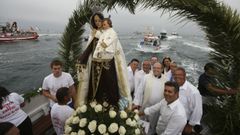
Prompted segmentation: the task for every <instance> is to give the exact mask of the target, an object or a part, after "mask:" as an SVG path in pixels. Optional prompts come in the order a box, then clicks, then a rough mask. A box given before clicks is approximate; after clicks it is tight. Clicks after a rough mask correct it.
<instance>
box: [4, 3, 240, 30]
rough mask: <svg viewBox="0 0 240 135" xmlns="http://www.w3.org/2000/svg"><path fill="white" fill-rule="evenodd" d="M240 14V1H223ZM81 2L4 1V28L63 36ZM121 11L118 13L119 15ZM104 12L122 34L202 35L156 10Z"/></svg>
mask: <svg viewBox="0 0 240 135" xmlns="http://www.w3.org/2000/svg"><path fill="white" fill-rule="evenodd" d="M222 1H224V2H225V3H226V4H228V5H230V6H231V7H232V8H234V9H237V10H238V12H239V13H240V0H222ZM78 3H79V0H1V2H0V24H3V23H6V22H7V21H8V22H12V21H17V22H18V26H20V27H22V28H27V27H29V26H33V27H35V26H37V27H38V28H39V29H40V31H42V32H49V33H55V32H62V31H63V30H64V28H65V26H66V25H67V23H68V19H69V17H70V16H71V15H72V12H73V10H74V9H76V8H77V6H78ZM116 11H117V12H116ZM116 11H111V12H108V13H106V12H104V14H105V16H108V15H111V19H112V21H113V26H114V28H115V30H116V31H118V32H120V33H121V32H128V33H131V32H135V31H144V29H145V28H146V27H147V26H150V27H152V28H153V30H154V31H155V32H160V31H162V30H167V31H168V32H173V31H177V32H179V33H185V34H186V33H187V34H198V33H202V32H201V30H200V29H199V27H198V26H197V25H196V24H195V23H193V22H190V21H185V22H183V23H180V24H178V22H177V21H173V20H171V19H170V18H169V14H168V13H167V14H164V15H163V16H161V12H160V11H157V12H154V11H153V10H149V9H148V10H137V12H136V14H135V15H132V14H130V13H129V12H128V11H127V10H125V9H120V8H117V10H116Z"/></svg>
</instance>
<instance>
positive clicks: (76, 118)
mask: <svg viewBox="0 0 240 135" xmlns="http://www.w3.org/2000/svg"><path fill="white" fill-rule="evenodd" d="M77 123H79V118H78V116H76V117H73V120H72V124H77Z"/></svg>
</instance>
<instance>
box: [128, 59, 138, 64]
mask: <svg viewBox="0 0 240 135" xmlns="http://www.w3.org/2000/svg"><path fill="white" fill-rule="evenodd" d="M134 61H136V62H138V63H139V60H138V59H136V58H133V59H132V60H131V62H130V63H132V62H134Z"/></svg>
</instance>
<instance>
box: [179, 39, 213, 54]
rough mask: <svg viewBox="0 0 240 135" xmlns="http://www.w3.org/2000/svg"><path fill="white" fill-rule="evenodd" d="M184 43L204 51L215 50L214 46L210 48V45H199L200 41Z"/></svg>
mask: <svg viewBox="0 0 240 135" xmlns="http://www.w3.org/2000/svg"><path fill="white" fill-rule="evenodd" d="M183 44H184V45H187V46H190V47H194V48H199V49H201V50H203V51H207V52H210V51H214V50H213V49H212V48H210V47H207V46H202V45H199V43H194V42H189V41H184V42H183Z"/></svg>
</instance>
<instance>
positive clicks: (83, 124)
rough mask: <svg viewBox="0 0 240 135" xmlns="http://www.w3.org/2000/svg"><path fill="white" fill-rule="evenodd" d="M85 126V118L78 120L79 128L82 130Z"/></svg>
mask: <svg viewBox="0 0 240 135" xmlns="http://www.w3.org/2000/svg"><path fill="white" fill-rule="evenodd" d="M86 124H87V119H86V118H82V119H80V122H79V127H81V128H83V127H85V126H86Z"/></svg>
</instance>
